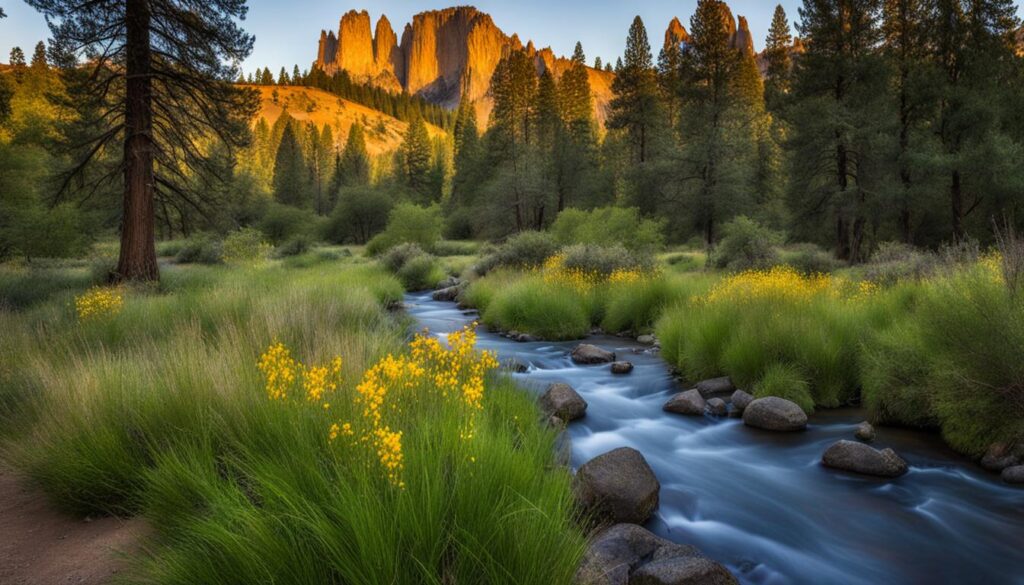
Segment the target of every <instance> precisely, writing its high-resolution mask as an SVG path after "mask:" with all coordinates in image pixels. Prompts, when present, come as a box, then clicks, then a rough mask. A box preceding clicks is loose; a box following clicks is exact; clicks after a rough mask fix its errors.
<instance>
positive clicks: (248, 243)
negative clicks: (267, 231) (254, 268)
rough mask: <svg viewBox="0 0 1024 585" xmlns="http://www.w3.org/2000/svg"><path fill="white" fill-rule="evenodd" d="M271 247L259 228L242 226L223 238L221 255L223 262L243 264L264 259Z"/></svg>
mask: <svg viewBox="0 0 1024 585" xmlns="http://www.w3.org/2000/svg"><path fill="white" fill-rule="evenodd" d="M272 249H273V248H272V247H271V245H270V244H268V243H266V242H264V241H263V234H262V233H260V231H259V230H257V229H254V228H242V229H240V230H237V231H234V232H231V233H230V234H228V236H227V237H226V238H224V243H223V245H222V256H223V259H224V261H225V262H231V263H236V264H245V263H250V262H259V261H261V260H266V259H267V256H269V255H270V252H271V250H272Z"/></svg>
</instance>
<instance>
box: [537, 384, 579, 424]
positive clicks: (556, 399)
mask: <svg viewBox="0 0 1024 585" xmlns="http://www.w3.org/2000/svg"><path fill="white" fill-rule="evenodd" d="M540 409H541V411H543V412H544V414H546V415H548V416H549V417H550V416H556V417H558V418H559V419H561V420H563V421H565V422H570V421H574V420H576V419H580V418H583V417H584V415H586V414H587V401H586V400H583V397H582V396H580V395H579V393H578V392H576V390H574V389H573V387H572V386H570V385H568V384H561V383H556V384H551V385H550V386H548V388H547V390H545V391H544V394H542V395H541V397H540Z"/></svg>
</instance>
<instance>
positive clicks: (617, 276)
mask: <svg viewBox="0 0 1024 585" xmlns="http://www.w3.org/2000/svg"><path fill="white" fill-rule="evenodd" d="M565 260H566V256H565V254H564V253H562V252H559V253H558V254H555V255H554V256H551V257H549V258H548V259H547V260H545V261H544V266H543V267H542V268H541V269H540V271H541V273H542V274H543V276H544V281H545V282H547V283H548V284H560V285H564V286H568V287H570V288H573V289H575V290H576V291H578V292H587V291H589V290H591V289H593V288H595V287H597V286H600V285H602V284H606V283H608V284H629V283H633V282H638V281H640V280H643V279H645V278H650V277H652V276H654V274H651V273H650V272H649V271H645V270H642V269H640V268H616V269H614V270H612V271H611V273H608V274H604V273H602V272H600V271H597V270H584V269H582V268H579V267H569V266H566V264H565Z"/></svg>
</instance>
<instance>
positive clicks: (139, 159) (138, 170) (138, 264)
mask: <svg viewBox="0 0 1024 585" xmlns="http://www.w3.org/2000/svg"><path fill="white" fill-rule="evenodd" d="M151 20H152V11H151V7H150V5H149V1H148V0H127V3H126V6H125V38H126V42H125V76H126V82H125V84H126V92H125V140H124V210H123V217H122V218H121V253H120V258H119V259H118V262H117V270H116V273H115V275H114V278H115V279H116V280H118V281H126V280H130V281H155V280H159V279H160V270H159V268H158V267H157V263H156V242H155V239H154V203H153V190H154V182H155V177H154V170H153V160H154V152H155V145H154V144H153V110H152V100H153V83H152V78H151V73H152V72H151V68H150V59H151V50H150V21H151Z"/></svg>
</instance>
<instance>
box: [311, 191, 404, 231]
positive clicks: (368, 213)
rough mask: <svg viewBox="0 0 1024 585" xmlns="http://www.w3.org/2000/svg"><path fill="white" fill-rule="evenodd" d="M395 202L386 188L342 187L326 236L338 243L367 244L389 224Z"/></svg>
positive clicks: (326, 227)
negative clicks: (389, 216)
mask: <svg viewBox="0 0 1024 585" xmlns="http://www.w3.org/2000/svg"><path fill="white" fill-rule="evenodd" d="M393 205H394V204H393V203H392V200H391V196H390V195H388V194H387V192H385V191H384V190H383V189H379V188H375V187H369V186H366V187H350V188H347V189H342V190H341V193H339V195H338V204H337V205H336V206H335V208H334V211H333V212H332V213H331V216H330V218H328V220H327V221H326V222H325V223H324V229H323V238H324V239H325V240H327V241H328V242H332V243H335V244H349V243H352V244H360V245H362V244H365V243H366V242H369V241H370V238H372V237H374V236H375V235H377V234H379V233H380V232H381V231H383V230H384V228H385V227H387V225H388V214H390V213H391V208H392V207H393Z"/></svg>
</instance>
